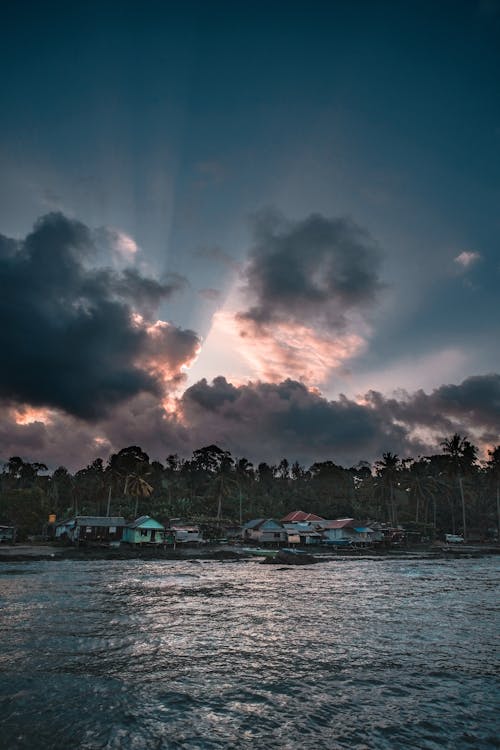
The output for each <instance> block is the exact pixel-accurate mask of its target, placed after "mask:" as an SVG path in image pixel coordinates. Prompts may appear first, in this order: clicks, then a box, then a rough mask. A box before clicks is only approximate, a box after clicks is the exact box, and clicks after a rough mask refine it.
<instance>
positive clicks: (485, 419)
mask: <svg viewBox="0 0 500 750" xmlns="http://www.w3.org/2000/svg"><path fill="white" fill-rule="evenodd" d="M367 399H368V401H369V403H370V404H371V406H372V408H374V409H375V410H376V411H377V412H378V413H380V414H381V415H383V417H384V418H385V419H386V420H388V421H394V420H397V421H398V422H403V423H404V424H405V425H407V427H408V428H409V429H411V428H414V427H427V428H430V429H431V430H434V431H441V432H443V433H447V432H450V431H455V430H457V429H458V430H459V431H462V432H464V431H465V432H466V431H468V430H473V431H475V432H481V433H484V434H486V431H488V432H489V434H490V436H493V435H495V434H496V436H497V437H496V441H497V442H498V441H499V440H500V375H499V374H498V373H491V374H489V375H473V376H471V377H469V378H466V379H465V380H464V381H463V382H462V383H460V384H458V385H454V384H451V385H442V386H440V387H439V388H435V389H434V390H433V391H432V392H431V393H430V394H427V393H425V392H424V391H422V390H419V391H417V392H416V393H413V394H407V393H404V392H402V393H400V395H399V397H398V398H386V397H384V396H383V395H382V394H380V393H377V392H376V391H370V393H369V394H367Z"/></svg>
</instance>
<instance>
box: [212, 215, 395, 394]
mask: <svg viewBox="0 0 500 750" xmlns="http://www.w3.org/2000/svg"><path fill="white" fill-rule="evenodd" d="M253 235H254V243H253V245H252V246H251V248H250V250H249V252H248V256H247V262H246V264H245V266H244V268H243V269H242V271H241V274H240V283H241V284H242V286H241V288H240V298H239V303H240V304H239V309H238V310H236V312H235V310H234V309H224V310H221V311H219V312H218V313H217V315H216V316H215V318H214V324H213V328H212V333H211V335H212V337H213V338H215V339H219V340H221V339H222V338H223V339H224V340H229V341H231V349H232V351H234V352H237V353H238V355H239V356H240V357H241V358H242V359H243V360H245V361H246V362H247V365H248V376H249V377H251V378H258V379H263V380H267V381H273V382H280V381H281V380H283V378H287V377H288V378H292V379H296V380H299V381H301V382H304V383H306V384H308V385H314V386H318V385H322V384H324V383H325V382H326V381H327V380H328V378H329V376H330V375H331V373H332V372H333V371H334V370H335V369H336V368H339V367H341V366H343V364H344V363H345V362H346V361H348V360H349V359H351V358H352V357H354V356H355V355H357V354H359V353H360V352H361V351H362V350H363V349H364V348H365V345H366V337H367V336H368V334H369V327H370V326H369V324H368V321H367V314H368V313H370V312H371V311H373V308H374V305H376V302H377V299H378V296H379V292H380V290H381V289H382V288H383V283H382V280H381V278H380V265H381V252H380V249H379V248H378V246H377V245H376V243H375V242H374V241H373V240H372V239H371V237H370V236H369V234H368V233H367V232H366V231H365V230H363V229H362V228H361V227H360V226H358V225H357V224H356V223H354V222H353V221H352V220H350V219H346V218H342V217H339V218H328V217H325V216H323V215H321V214H311V215H310V216H307V217H306V218H304V219H302V220H300V221H290V220H287V219H285V218H284V217H283V216H281V215H279V214H277V213H276V212H274V211H270V210H267V211H262V212H260V213H259V214H258V215H257V216H256V217H255V218H254V221H253Z"/></svg>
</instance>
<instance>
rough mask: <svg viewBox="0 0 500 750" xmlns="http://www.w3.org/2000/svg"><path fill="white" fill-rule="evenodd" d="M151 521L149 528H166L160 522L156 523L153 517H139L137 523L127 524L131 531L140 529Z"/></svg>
mask: <svg viewBox="0 0 500 750" xmlns="http://www.w3.org/2000/svg"><path fill="white" fill-rule="evenodd" d="M148 521H149V528H153V527H154V528H156V529H164V528H165V527H164V526H163V525H162V524H161V523H159V521H156V520H155V519H154V518H151V516H139V518H136V519H135V521H130V523H128V524H127V526H128V528H129V529H138V528H139V527H140V526H143V525H144V524H146V523H148Z"/></svg>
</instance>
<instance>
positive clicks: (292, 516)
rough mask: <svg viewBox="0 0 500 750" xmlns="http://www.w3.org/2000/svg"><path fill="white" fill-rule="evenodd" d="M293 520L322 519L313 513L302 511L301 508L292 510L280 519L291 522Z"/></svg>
mask: <svg viewBox="0 0 500 750" xmlns="http://www.w3.org/2000/svg"><path fill="white" fill-rule="evenodd" d="M293 521H297V522H298V523H300V522H302V521H323V519H322V518H321V516H317V515H315V514H314V513H304V511H303V510H294V511H292V513H289V514H288V515H287V516H285V517H284V518H282V519H281V522H282V523H293Z"/></svg>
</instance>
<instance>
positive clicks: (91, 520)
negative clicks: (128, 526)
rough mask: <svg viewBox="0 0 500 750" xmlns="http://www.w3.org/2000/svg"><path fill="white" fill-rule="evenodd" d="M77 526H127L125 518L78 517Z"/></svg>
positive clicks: (76, 519)
mask: <svg viewBox="0 0 500 750" xmlns="http://www.w3.org/2000/svg"><path fill="white" fill-rule="evenodd" d="M75 522H76V525H77V526H125V519H124V518H123V516H77V517H76V518H75Z"/></svg>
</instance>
